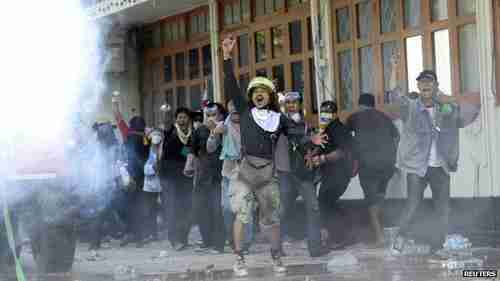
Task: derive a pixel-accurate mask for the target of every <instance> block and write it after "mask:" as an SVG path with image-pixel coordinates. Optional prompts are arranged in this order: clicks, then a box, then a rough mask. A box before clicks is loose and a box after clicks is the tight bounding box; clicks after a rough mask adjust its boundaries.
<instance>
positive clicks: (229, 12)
mask: <svg viewBox="0 0 500 281" xmlns="http://www.w3.org/2000/svg"><path fill="white" fill-rule="evenodd" d="M232 23H233V9H232V7H231V4H225V5H224V24H225V25H230V24H232Z"/></svg>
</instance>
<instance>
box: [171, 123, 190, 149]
mask: <svg viewBox="0 0 500 281" xmlns="http://www.w3.org/2000/svg"><path fill="white" fill-rule="evenodd" d="M174 126H175V129H176V132H177V137H179V140H180V141H181V142H182V144H184V145H187V144H188V142H189V138H190V137H191V133H192V128H191V126H189V127H188V132H187V133H184V131H182V129H181V128H180V127H179V125H177V124H174Z"/></svg>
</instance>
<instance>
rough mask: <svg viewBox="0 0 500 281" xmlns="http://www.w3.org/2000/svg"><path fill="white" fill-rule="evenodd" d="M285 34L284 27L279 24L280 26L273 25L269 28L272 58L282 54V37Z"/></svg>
mask: <svg viewBox="0 0 500 281" xmlns="http://www.w3.org/2000/svg"><path fill="white" fill-rule="evenodd" d="M284 36H285V28H284V27H283V26H282V25H280V26H275V27H273V28H271V38H272V40H273V46H272V47H273V49H272V53H273V59H274V58H279V57H281V56H282V55H283V53H284V52H283V51H284V49H283V38H284Z"/></svg>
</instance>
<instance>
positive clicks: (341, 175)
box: [311, 101, 353, 242]
mask: <svg viewBox="0 0 500 281" xmlns="http://www.w3.org/2000/svg"><path fill="white" fill-rule="evenodd" d="M320 110H321V113H320V128H322V130H323V131H324V134H326V136H327V140H328V142H327V143H326V144H325V145H323V146H321V148H319V152H317V153H315V156H313V157H312V158H311V162H312V163H311V165H312V166H315V167H319V168H320V171H321V188H320V191H319V196H318V200H319V207H320V213H321V225H322V228H323V229H322V232H323V233H322V234H323V238H325V240H326V238H327V237H330V233H331V232H332V231H331V230H330V225H331V222H332V220H333V216H334V214H335V210H336V208H337V206H336V202H337V201H338V200H339V199H340V197H341V196H342V195H343V194H344V192H345V191H346V190H347V187H348V186H349V183H350V181H351V177H352V175H353V161H352V143H353V141H352V135H351V132H349V130H348V129H347V128H346V127H345V126H344V124H342V122H340V120H339V118H338V115H337V104H336V103H335V102H333V101H325V102H323V103H322V104H321V108H320ZM329 242H331V240H330V241H329Z"/></svg>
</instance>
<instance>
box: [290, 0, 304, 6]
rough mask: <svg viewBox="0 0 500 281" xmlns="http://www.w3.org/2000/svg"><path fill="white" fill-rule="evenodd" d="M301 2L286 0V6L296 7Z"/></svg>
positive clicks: (298, 0)
mask: <svg viewBox="0 0 500 281" xmlns="http://www.w3.org/2000/svg"><path fill="white" fill-rule="evenodd" d="M300 3H301V1H300V0H288V6H289V7H296V6H298V5H299V4H300Z"/></svg>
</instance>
